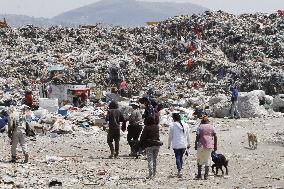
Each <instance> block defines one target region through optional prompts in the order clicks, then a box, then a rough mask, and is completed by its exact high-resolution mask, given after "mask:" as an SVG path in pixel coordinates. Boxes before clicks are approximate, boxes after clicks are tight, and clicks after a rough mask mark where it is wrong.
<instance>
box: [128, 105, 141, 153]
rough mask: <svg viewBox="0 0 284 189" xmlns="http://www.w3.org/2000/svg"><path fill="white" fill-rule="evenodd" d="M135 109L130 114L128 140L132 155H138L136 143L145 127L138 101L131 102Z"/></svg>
mask: <svg viewBox="0 0 284 189" xmlns="http://www.w3.org/2000/svg"><path fill="white" fill-rule="evenodd" d="M131 106H132V108H133V111H132V112H131V115H130V116H129V125H128V127H127V131H128V133H127V142H128V144H129V146H130V149H131V153H130V156H136V155H137V154H136V150H135V148H134V144H135V143H136V142H137V141H138V139H139V136H140V134H141V131H142V129H143V119H142V113H141V111H140V109H139V104H138V103H132V104H131Z"/></svg>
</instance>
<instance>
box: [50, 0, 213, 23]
mask: <svg viewBox="0 0 284 189" xmlns="http://www.w3.org/2000/svg"><path fill="white" fill-rule="evenodd" d="M206 10H208V9H206V8H204V7H201V6H198V5H194V4H191V3H172V2H143V1H136V0H103V1H99V2H96V3H93V4H90V5H87V6H84V7H80V8H77V9H74V10H71V11H68V12H65V13H62V14H60V15H58V16H56V17H54V18H53V19H52V20H53V21H55V22H71V23H73V24H76V25H80V24H95V23H104V24H110V25H115V26H141V25H145V22H147V21H161V20H165V19H167V18H169V17H173V16H177V15H184V14H186V15H188V14H189V15H191V14H194V13H201V12H204V11H206Z"/></svg>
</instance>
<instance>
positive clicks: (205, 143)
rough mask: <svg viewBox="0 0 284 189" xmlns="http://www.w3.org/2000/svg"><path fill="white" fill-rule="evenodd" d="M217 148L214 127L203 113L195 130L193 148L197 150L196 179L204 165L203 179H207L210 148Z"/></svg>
mask: <svg viewBox="0 0 284 189" xmlns="http://www.w3.org/2000/svg"><path fill="white" fill-rule="evenodd" d="M213 149H214V151H216V150H217V136H216V132H215V129H214V127H213V125H212V124H210V122H209V119H208V116H207V115H204V116H203V117H202V120H201V124H200V125H199V127H198V128H197V131H196V140H195V150H197V167H198V173H197V176H196V179H201V171H202V166H203V165H204V166H205V173H204V179H205V180H207V179H208V173H209V161H210V160H209V158H210V155H211V152H212V150H213Z"/></svg>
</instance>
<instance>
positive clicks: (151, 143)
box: [140, 116, 162, 179]
mask: <svg viewBox="0 0 284 189" xmlns="http://www.w3.org/2000/svg"><path fill="white" fill-rule="evenodd" d="M161 145H162V142H161V141H160V134H159V126H158V125H157V124H156V123H155V118H154V117H153V116H149V117H148V124H147V125H145V127H144V129H143V131H142V134H141V137H140V146H141V147H142V148H145V150H146V154H147V161H148V170H149V175H148V177H147V178H148V179H151V178H153V177H155V176H156V173H157V157H158V153H159V149H160V146H161Z"/></svg>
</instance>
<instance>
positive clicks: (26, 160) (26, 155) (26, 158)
mask: <svg viewBox="0 0 284 189" xmlns="http://www.w3.org/2000/svg"><path fill="white" fill-rule="evenodd" d="M28 162H29V154H25V161H24V163H28Z"/></svg>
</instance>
